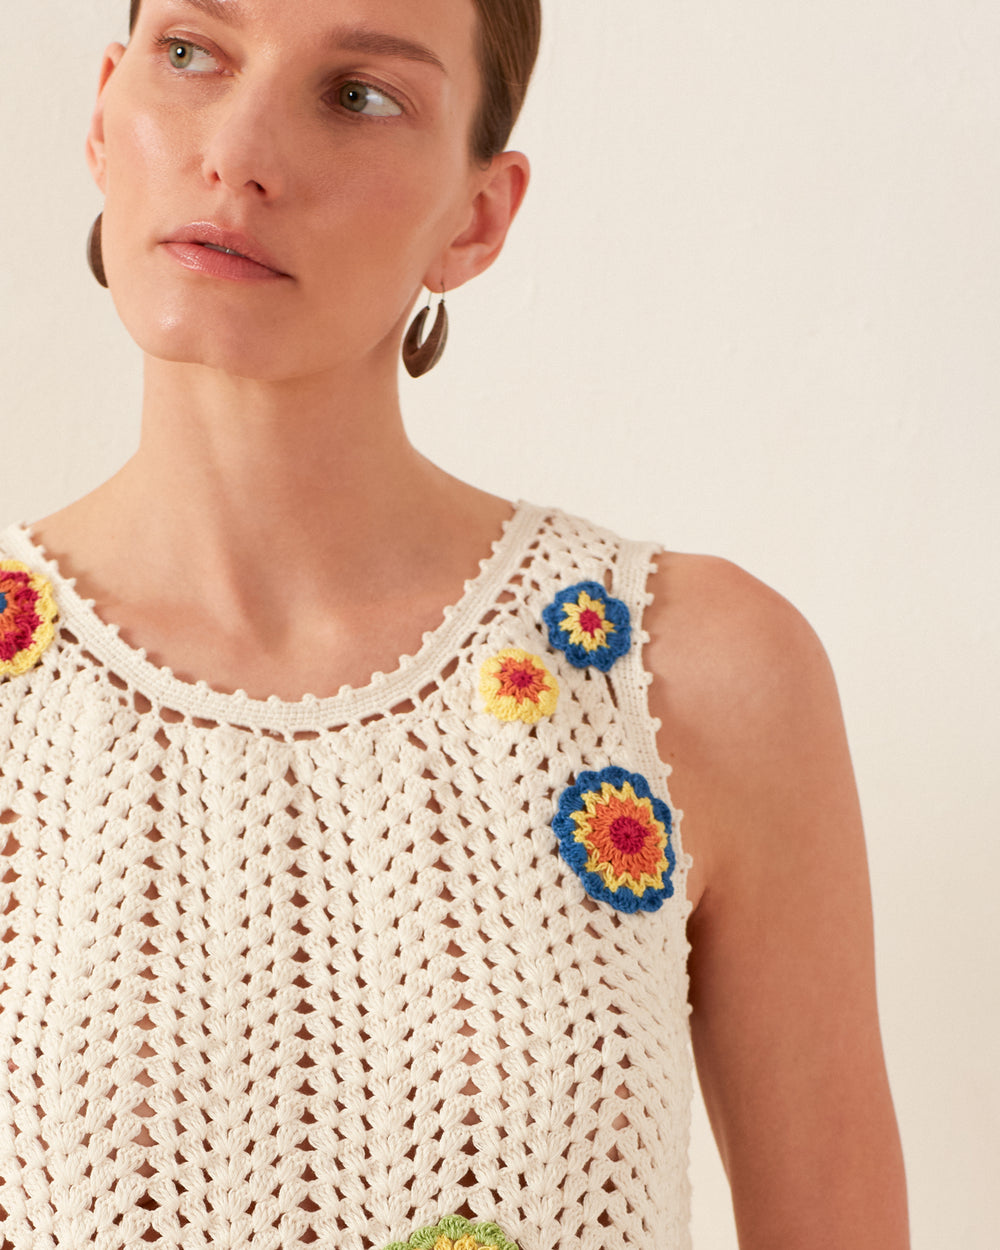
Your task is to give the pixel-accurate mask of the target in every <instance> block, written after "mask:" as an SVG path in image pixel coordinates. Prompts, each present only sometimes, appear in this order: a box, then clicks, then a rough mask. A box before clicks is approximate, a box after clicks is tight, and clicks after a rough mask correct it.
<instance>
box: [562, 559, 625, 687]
mask: <svg viewBox="0 0 1000 1250" xmlns="http://www.w3.org/2000/svg"><path fill="white" fill-rule="evenodd" d="M542 620H543V621H544V622H545V624H546V625H547V626H548V627H549V644H550V645H551V646H552V647H554V648H555V650H557V651H565V653H566V659H567V660H569V662H570V664H572V665H573V666H574V667H575V668H587V667H588V666H589V665H591V664H592V665H594V667H595V668H599V669H600V670H601V672H602V673H606V672H607V671H608V670H609V669H610V668H611V665H612V664H614V662H615V660H617V659H619V658H620V657H621V656H623V655H625V653H626V652H627V651H628V649H629V647H630V646H631V645H632V618H631V616H630V614H629V610H628V608H627V606H626V605H625V604H624V603H622V601H621V600H620V599H613V598H612V597H611V595H609V594H608V592H607V591H606V590H605V589H604V587H603V586H602V585H600V583H598V582H578V583H577V584H576V585H575V586H570V587H569V589H568V590H560V592H559V593H558V594H557V595H556V597H555V599H554V601H553V602H552V603H550V604H549V606H548V607H547V608H546V609H545V611H544V612H543V613H542Z"/></svg>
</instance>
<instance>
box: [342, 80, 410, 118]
mask: <svg viewBox="0 0 1000 1250" xmlns="http://www.w3.org/2000/svg"><path fill="white" fill-rule="evenodd" d="M338 98H339V100H340V104H341V107H342V108H345V109H347V111H348V112H349V113H362V114H364V115H365V116H366V117H399V116H400V114H401V113H402V112H403V110H402V109H401V108H400V106H399V105H398V104H397V103H396V101H395V100H393V99H392V98H391V97H390V96H387V95H386V94H385V92H383V91H379V90H378V89H377V88H375V87H372V86H370V85H369V84H368V83H366V82H345V83H344V85H343V86H342V87H341V88H340V91H339V93H338Z"/></svg>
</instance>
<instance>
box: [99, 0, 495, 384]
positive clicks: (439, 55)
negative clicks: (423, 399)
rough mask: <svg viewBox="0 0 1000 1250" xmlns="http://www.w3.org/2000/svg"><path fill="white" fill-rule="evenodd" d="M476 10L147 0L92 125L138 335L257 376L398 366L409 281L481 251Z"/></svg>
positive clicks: (112, 236) (112, 260)
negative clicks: (473, 143) (245, 256)
mask: <svg viewBox="0 0 1000 1250" xmlns="http://www.w3.org/2000/svg"><path fill="white" fill-rule="evenodd" d="M476 22H477V17H476V11H475V8H474V5H473V3H472V0H295V2H294V3H289V0H143V6H142V12H141V15H140V18H139V21H138V24H137V26H136V29H135V31H134V34H133V37H132V40H131V42H130V43H129V46H128V48H127V49H122V48H121V45H113V46H112V48H111V49H109V52H108V55H107V56H106V58H105V62H104V67H103V70H102V77H101V83H102V90H101V95H100V97H99V100H98V107H97V110H96V112H95V116H94V122H93V124H92V128H91V133H90V137H89V139H88V156H89V158H90V161H91V166H92V169H93V171H94V175H95V178H96V179H97V181H98V184H99V185H100V187H101V189H102V190H103V191H104V193H105V197H106V202H105V215H104V251H105V267H106V270H107V273H108V278H109V282H110V285H111V289H112V291H113V293H114V297H115V302H116V304H117V307H118V310H119V313H120V314H121V317H122V320H123V321H124V323H125V325H126V327H127V328H128V330H129V331H130V333H131V334H132V335H133V337H134V338H135V339H136V341H137V342H138V343H139V345H140V346H141V347H142V348H143V349H144V350H145V351H147V352H148V353H150V354H151V355H153V356H157V357H160V358H161V359H166V360H173V361H187V362H194V363H199V364H204V365H208V366H210V367H213V368H220V369H225V370H227V371H228V372H231V373H234V374H238V375H241V376H245V377H256V378H262V379H268V380H272V381H276V380H282V379H285V378H292V377H302V376H306V375H310V374H315V373H319V372H323V371H327V370H338V369H344V368H346V369H348V370H349V369H352V368H356V367H358V365H359V363H360V364H362V366H363V365H364V364H365V363H370V362H375V363H376V364H378V363H379V362H380V361H388V360H389V358H390V356H391V357H392V359H393V361H394V359H395V352H396V350H397V346H398V341H399V337H400V334H401V331H402V327H403V323H404V320H405V318H406V315H407V313H408V311H409V308H410V306H411V304H412V301H413V298H414V295H415V293H416V292H417V290H418V289H419V287H420V286H421V284H422V283H424V282H426V283H427V284H428V285H431V286H433V287H435V288H438V287H440V285H441V284H442V283H444V284H445V285H446V286H447V287H448V288H449V289H451V288H453V287H455V286H458V285H460V284H461V282H464V281H466V280H467V279H468V278H469V277H471V276H472V275H473V273H474V272H478V270H479V269H480V268H484V267H485V264H486V263H488V260H483V257H482V255H481V254H480V253H481V252H482V247H481V246H479V245H478V239H479V234H478V233H477V228H478V227H477V213H478V212H479V210H478V209H477V204H478V203H479V201H481V199H482V196H481V195H480V194H479V193H480V192H481V191H482V189H483V187H484V186H485V185H486V184H487V181H488V179H489V171H485V170H483V169H481V168H480V167H478V166H477V165H476V164H475V163H474V162H473V161H472V159H471V157H470V148H469V136H470V132H471V127H472V122H473V117H474V114H475V111H476V108H477V105H478V101H479V95H480V80H479V69H478V61H477V57H476V50H475V49H476V31H477V28H476ZM206 227H215V228H216V229H217V230H220V231H228V232H232V234H233V235H237V236H240V238H239V240H234V239H232V238H230V237H228V236H225V240H226V243H227V244H228V246H229V247H230V248H231V249H232V250H236V251H242V252H245V253H252V254H255V255H256V256H257V257H258V259H264V260H266V261H267V262H268V267H263V266H260V265H248V264H246V263H245V262H241V261H239V260H237V259H235V258H233V257H227V256H226V255H225V254H224V253H222V252H220V251H218V250H216V249H217V248H218V247H219V246H220V245H221V244H220V238H222V236H219V235H214V236H213V235H212V232H211V230H209V229H207V228H206ZM199 236H204V237H199ZM171 240H175V241H174V242H171ZM177 240H179V241H177ZM243 240H245V241H246V242H245V246H244V245H243V242H242V241H243ZM206 243H214V244H215V248H212V247H206V246H205V244H206ZM477 248H478V250H477ZM480 261H483V263H479V262H480Z"/></svg>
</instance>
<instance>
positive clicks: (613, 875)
mask: <svg viewBox="0 0 1000 1250" xmlns="http://www.w3.org/2000/svg"><path fill="white" fill-rule="evenodd" d="M552 828H553V829H554V830H555V833H556V836H557V837H558V839H559V850H560V853H561V854H562V857H563V859H564V860H565V861H566V863H567V864H569V866H570V867H571V868H572V869H573V871H574V872H575V873H576V875H577V876H578V877H579V878H580V880H581V882H582V883H583V888H584V889H585V890H586V891H587V893H588V894H589V895H590V896H591V898H595V899H599V900H601V901H602V902H605V903H610V904H611V906H612V907H615V908H617V909H618V911H624V912H636V911H658V910H659V908H660V907H662V906H663V902H664V900H665V899H668V898H670V897H671V895H672V894H673V892H674V885H673V880H672V876H673V871H674V866H675V864H676V860H677V857H676V855H675V853H674V848H673V840H672V837H671V831H672V819H671V814H670V808H669V807H668V806H667V805H666V803H664V802H663V801H662V800H661V799H658V798H656V797H655V796H654V795H653V794H652V792H651V791H650V788H649V783H648V782H647V781H646V779H645V777H643V776H642V775H641V774H640V773H629V772H626V771H625V769H624V768H603V769H601V771H600V772H583V773H581V774H580V775H579V777H578V778H577V780H576V784H575V785H572V786H570V787H569V789H567V790H565V791H564V792H563V794H562V797H561V798H560V800H559V810H558V812H557V814H556V815H555V816H554V817H553V820H552Z"/></svg>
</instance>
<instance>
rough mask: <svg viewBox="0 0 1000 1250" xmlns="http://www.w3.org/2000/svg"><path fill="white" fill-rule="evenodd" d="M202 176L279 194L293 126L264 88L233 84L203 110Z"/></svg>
mask: <svg viewBox="0 0 1000 1250" xmlns="http://www.w3.org/2000/svg"><path fill="white" fill-rule="evenodd" d="M206 120H207V126H206V130H205V131H204V132H203V134H204V139H203V151H202V172H203V174H204V176H205V179H206V181H207V182H210V183H214V182H220V183H222V184H224V185H225V186H226V187H227V188H229V189H230V190H232V191H243V190H249V191H251V192H253V193H254V194H255V195H258V196H263V197H266V198H267V199H269V200H270V199H276V198H278V197H280V196H281V195H282V194H284V192H285V190H286V187H287V181H288V171H287V161H288V158H289V146H290V141H291V134H292V131H293V129H294V123H293V121H292V119H291V118H290V117H287V116H286V117H285V118H284V119H282V116H281V110H280V108H279V107H278V105H277V103H276V101H275V99H274V98H273V95H271V94H269V93H268V92H267V91H266V89H263V88H258V87H254V86H251V84H249V83H245V84H239V85H236V86H234V87H233V89H232V90H231V91H230V92H228V93H227V94H226V97H225V99H224V100H221V101H219V102H218V104H217V105H216V106H215V107H214V108H210V109H209V110H208V116H207V119H206Z"/></svg>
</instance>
